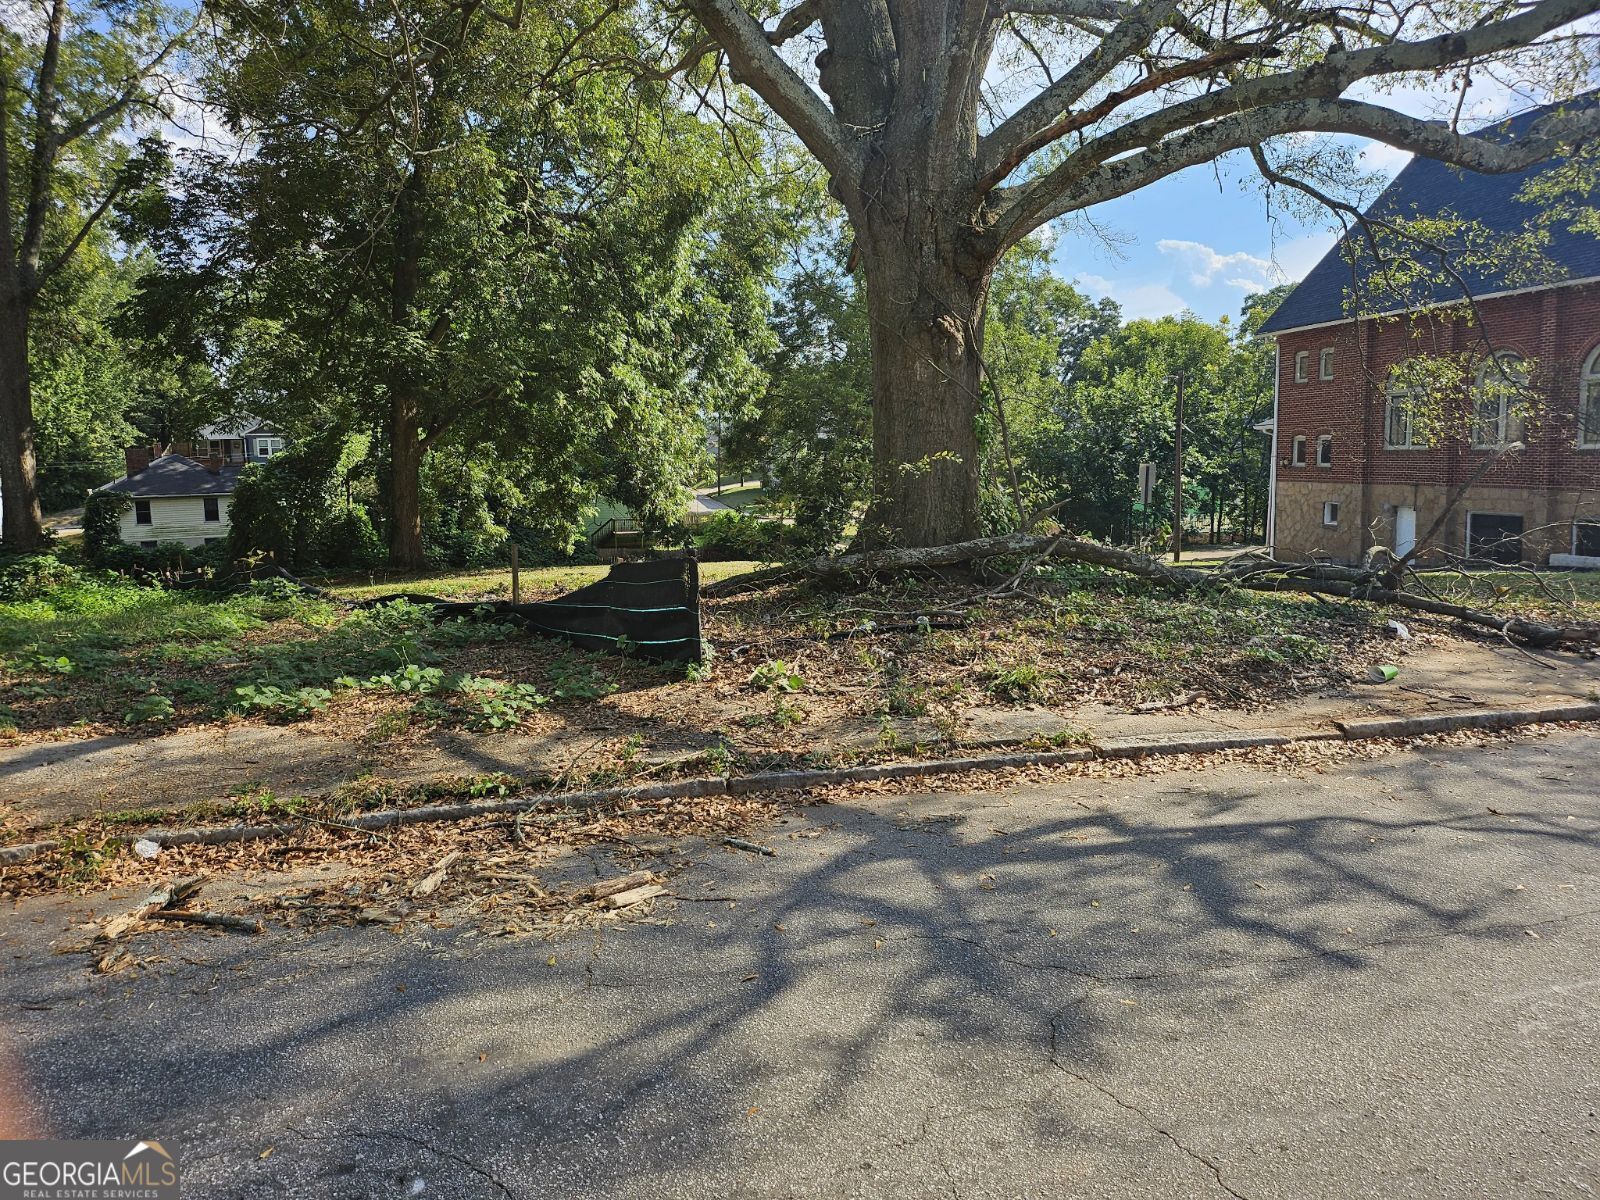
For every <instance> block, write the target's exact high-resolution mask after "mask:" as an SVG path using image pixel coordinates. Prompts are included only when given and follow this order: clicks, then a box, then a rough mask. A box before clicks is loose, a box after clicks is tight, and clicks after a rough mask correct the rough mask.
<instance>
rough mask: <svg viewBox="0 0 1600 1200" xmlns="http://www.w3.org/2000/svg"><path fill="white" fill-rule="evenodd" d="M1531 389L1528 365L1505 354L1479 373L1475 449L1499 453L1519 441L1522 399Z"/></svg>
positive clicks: (1474, 414) (1474, 410)
mask: <svg viewBox="0 0 1600 1200" xmlns="http://www.w3.org/2000/svg"><path fill="white" fill-rule="evenodd" d="M1527 386H1528V364H1527V363H1525V362H1523V361H1522V357H1521V356H1520V355H1517V354H1513V353H1512V352H1511V351H1509V350H1502V351H1501V352H1500V353H1499V354H1496V355H1495V356H1494V358H1493V359H1491V360H1490V361H1489V362H1486V363H1484V364H1483V366H1482V367H1480V368H1479V369H1478V381H1477V383H1476V384H1475V385H1474V386H1473V389H1472V445H1473V447H1474V448H1476V449H1479V450H1492V449H1499V448H1500V447H1501V446H1504V445H1505V444H1506V443H1507V442H1514V441H1516V440H1517V438H1516V435H1517V434H1518V433H1519V432H1520V430H1519V428H1518V427H1519V426H1520V424H1521V422H1520V420H1519V419H1518V418H1519V416H1520V413H1519V410H1520V408H1521V407H1522V399H1523V396H1524V394H1525V392H1526V389H1527Z"/></svg>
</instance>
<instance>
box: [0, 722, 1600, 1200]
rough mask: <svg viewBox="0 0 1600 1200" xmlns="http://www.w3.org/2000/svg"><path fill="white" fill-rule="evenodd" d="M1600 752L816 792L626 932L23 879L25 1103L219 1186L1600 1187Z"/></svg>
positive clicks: (16, 1081) (1073, 1191)
mask: <svg viewBox="0 0 1600 1200" xmlns="http://www.w3.org/2000/svg"><path fill="white" fill-rule="evenodd" d="M1597 752H1600V736H1596V735H1595V734H1590V733H1561V734H1557V735H1554V736H1551V737H1549V738H1546V739H1542V740H1537V739H1535V740H1523V741H1519V742H1514V743H1500V744H1496V745H1493V746H1491V747H1488V748H1478V749H1453V750H1448V751H1439V750H1436V751H1428V752H1410V753H1395V754H1391V755H1389V756H1387V757H1384V758H1381V759H1376V760H1372V761H1365V762H1358V763H1355V764H1351V765H1346V766H1341V767H1337V768H1333V769H1330V770H1328V771H1326V772H1322V773H1317V772H1302V773H1295V772H1290V771H1281V770H1273V769H1269V768H1237V769H1229V770H1226V771H1213V772H1209V773H1199V772H1177V773H1171V774H1164V775H1160V776H1155V777H1150V778H1141V779H1127V780H1111V781H1105V782H1087V781H1085V782H1081V783H1074V784H1072V785H1068V786H1056V787H1051V788H1049V789H1047V790H1026V789H1024V790H1017V791H1013V792H1005V793H990V794H979V795H973V796H963V795H959V794H933V795H927V796H921V797H915V798H910V797H904V796H900V797H885V798H882V799H880V800H875V801H863V802H852V803H850V804H844V805H834V806H827V807H818V808H813V809H809V810H806V811H804V812H802V813H798V814H796V815H795V816H793V817H792V818H791V819H790V820H789V821H788V822H787V824H785V825H784V826H782V827H779V828H777V829H775V830H773V831H771V838H772V840H773V842H774V844H775V845H777V846H778V847H779V849H780V855H779V857H777V858H775V859H759V858H754V857H752V856H749V855H744V854H739V853H737V852H734V851H729V850H723V849H714V850H713V849H705V848H702V849H700V850H699V851H698V852H697V854H696V857H697V858H698V859H699V860H700V861H699V865H697V866H695V867H692V868H690V869H689V870H688V871H687V872H685V873H684V874H683V875H681V876H679V877H678V878H677V879H676V880H675V886H676V889H677V891H678V892H679V893H680V894H681V895H683V896H693V897H696V898H697V899H696V901H695V902H688V901H683V902H680V903H678V904H677V905H676V907H675V909H674V908H673V907H672V906H665V907H663V908H662V909H661V914H662V915H671V916H672V917H673V918H674V920H673V923H671V924H661V925H634V926H630V927H627V928H621V929H612V930H610V931H608V932H607V933H606V934H605V936H604V938H603V939H602V940H599V941H596V940H595V939H594V938H593V936H592V935H588V934H584V935H579V936H576V937H570V938H565V939H563V940H560V941H557V942H554V943H551V942H545V941H542V940H538V939H530V940H524V941H518V942H510V941H505V940H500V939H489V938H483V937H469V936H466V935H465V933H464V931H463V929H462V928H457V929H454V930H445V931H438V932H434V933H430V934H429V935H428V936H427V937H426V938H422V937H420V936H417V935H411V936H406V937H396V936H394V935H392V934H389V933H386V932H382V931H377V930H373V929H361V930H352V931H346V932H340V933H336V934H319V935H315V936H301V935H294V936H290V935H284V934H276V935H271V936H270V937H269V938H257V939H250V938H243V937H238V936H226V935H222V936H218V935H209V934H205V933H181V934H180V933H174V934H172V935H170V939H171V940H170V942H169V943H168V944H169V946H170V949H169V951H168V953H169V954H170V955H171V958H170V961H169V962H168V963H166V964H164V965H162V966H160V967H158V968H156V969H154V970H152V971H150V972H147V973H145V974H143V975H142V976H140V977H137V978H132V979H130V978H128V977H126V976H115V977H112V978H110V979H102V978H96V977H93V976H91V975H90V974H89V973H88V972H87V971H86V970H85V964H84V960H83V958H82V956H77V955H59V954H51V953H47V952H45V947H46V946H47V944H48V943H49V941H50V940H51V939H53V938H58V937H59V936H60V933H61V928H62V920H61V915H60V914H59V913H57V912H55V911H53V910H44V911H34V910H32V909H28V910H24V911H22V912H13V913H9V914H7V915H6V916H5V917H4V918H3V920H4V924H5V929H4V933H3V936H0V964H3V970H0V1029H3V1030H4V1031H5V1034H6V1035H8V1036H9V1038H10V1040H11V1048H12V1051H13V1055H12V1057H13V1063H12V1067H11V1069H10V1070H9V1071H6V1070H5V1068H4V1063H5V1059H6V1048H5V1046H4V1044H3V1039H0V1071H4V1072H5V1073H6V1074H8V1075H11V1076H15V1078H12V1079H11V1080H10V1081H9V1084H8V1085H7V1086H6V1087H5V1089H4V1101H5V1102H7V1103H9V1104H11V1105H12V1106H13V1112H15V1111H16V1109H17V1107H19V1106H20V1108H21V1110H22V1111H23V1112H24V1113H27V1112H29V1111H31V1112H32V1114H33V1117H34V1120H35V1121H36V1123H37V1125H38V1126H39V1127H42V1128H43V1129H44V1130H47V1131H48V1132H50V1133H52V1134H55V1135H59V1136H100V1137H112V1136H134V1135H137V1136H141V1137H147V1138H148V1137H152V1136H154V1137H158V1138H160V1140H161V1141H162V1142H164V1143H165V1144H166V1145H167V1146H168V1147H169V1148H172V1147H174V1146H176V1148H177V1149H178V1153H179V1159H180V1162H181V1163H182V1164H183V1165H184V1167H185V1170H186V1178H187V1185H186V1189H185V1195H187V1196H190V1197H213V1196H217V1197H234V1196H238V1197H245V1196H248V1197H256V1196H297V1197H299V1196H305V1197H324V1196H326V1197H379V1196H427V1197H618V1198H622V1197H626V1198H629V1200H635V1198H639V1200H648V1198H652V1197H692V1198H695V1200H709V1198H712V1197H717V1198H720V1197H802V1196H816V1197H829V1198H836V1197H856V1196H859V1197H897V1198H898V1197H921V1196H951V1197H966V1198H976V1197H1006V1198H1012V1197H1035V1196H1037V1197H1067V1196H1085V1197H1111V1198H1115V1197H1185V1198H1187V1197H1201V1198H1205V1197H1227V1196H1233V1197H1250V1198H1251V1200H1261V1198H1266V1197H1284V1198H1293V1200H1307V1198H1311V1197H1338V1198H1340V1200H1353V1198H1357V1197H1427V1198H1429V1200H1433V1198H1439V1197H1474V1198H1478V1197H1518V1198H1521V1197H1542V1196H1551V1197H1556V1196H1560V1197H1571V1196H1593V1195H1595V1194H1596V1191H1597V1190H1600V1118H1597V1115H1596V1114H1597V1111H1600V798H1597V795H1596V791H1597V783H1600V771H1597V769H1596V767H1597V757H1600V754H1597ZM160 936H168V935H160ZM552 954H553V955H554V956H555V963H554V965H549V963H548V959H549V958H550V956H551V955H552ZM269 1149H270V1151H271V1152H270V1153H267V1151H268V1150H269Z"/></svg>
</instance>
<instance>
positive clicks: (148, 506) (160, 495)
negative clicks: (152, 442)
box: [96, 447, 240, 550]
mask: <svg viewBox="0 0 1600 1200" xmlns="http://www.w3.org/2000/svg"><path fill="white" fill-rule="evenodd" d="M127 455H128V473H127V474H126V475H125V476H123V477H122V478H121V479H114V480H112V481H111V482H110V483H108V484H104V485H103V486H101V487H100V488H98V489H96V490H97V491H102V492H121V493H122V494H124V495H127V496H131V497H132V498H133V503H132V504H130V505H129V506H128V508H127V511H125V512H124V513H123V514H122V520H121V522H120V523H119V525H118V530H117V531H118V534H119V535H120V536H121V538H122V540H123V541H124V542H127V543H128V544H129V545H132V546H143V547H144V548H145V549H149V550H153V549H154V548H155V547H156V546H157V545H158V544H159V543H161V542H182V543H183V544H184V545H186V546H204V545H207V544H209V543H211V542H220V541H222V540H223V539H224V538H226V537H227V536H228V505H229V503H230V502H231V501H232V498H233V489H234V486H235V484H237V483H238V481H239V470H240V468H239V467H238V466H227V465H224V464H223V463H222V461H221V460H220V459H219V458H217V457H215V456H212V457H208V458H206V459H205V460H203V461H197V460H195V459H192V458H189V457H188V456H186V455H183V454H174V453H172V452H171V451H169V452H167V453H166V454H162V455H160V456H154V455H152V453H151V451H150V449H149V448H148V447H136V448H134V449H131V450H129V451H128V452H127Z"/></svg>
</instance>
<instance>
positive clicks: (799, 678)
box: [750, 658, 806, 692]
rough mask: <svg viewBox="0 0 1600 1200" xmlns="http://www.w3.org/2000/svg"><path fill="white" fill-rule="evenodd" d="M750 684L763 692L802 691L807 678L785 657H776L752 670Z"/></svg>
mask: <svg viewBox="0 0 1600 1200" xmlns="http://www.w3.org/2000/svg"><path fill="white" fill-rule="evenodd" d="M750 686H752V687H754V688H757V689H759V690H761V691H763V692H801V691H804V690H805V686H806V680H805V676H804V675H802V674H800V672H799V671H797V670H795V669H794V668H793V667H792V666H790V665H789V664H788V663H786V662H784V661H783V659H781V658H774V659H772V660H771V661H769V662H764V663H762V664H761V665H760V666H759V667H757V668H756V669H755V670H754V671H752V672H750Z"/></svg>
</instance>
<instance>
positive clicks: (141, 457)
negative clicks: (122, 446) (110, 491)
mask: <svg viewBox="0 0 1600 1200" xmlns="http://www.w3.org/2000/svg"><path fill="white" fill-rule="evenodd" d="M122 453H123V455H124V457H126V458H127V460H128V478H130V479H131V478H133V476H135V475H137V474H138V473H139V472H140V471H142V470H144V469H145V468H146V467H148V466H149V465H150V460H151V457H152V456H151V453H150V447H149V446H129V447H128V448H127V449H126V450H124V451H123V452H122Z"/></svg>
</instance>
